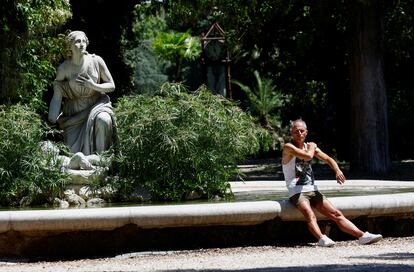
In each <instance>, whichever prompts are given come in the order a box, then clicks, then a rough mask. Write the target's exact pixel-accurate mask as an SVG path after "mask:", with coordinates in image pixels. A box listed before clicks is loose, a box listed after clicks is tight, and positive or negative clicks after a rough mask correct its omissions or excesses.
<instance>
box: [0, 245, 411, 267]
mask: <svg viewBox="0 0 414 272" xmlns="http://www.w3.org/2000/svg"><path fill="white" fill-rule="evenodd" d="M326 270H328V271H338V272H339V271H341V272H343V271H370V272H372V271H375V272H388V271H389V272H391V271H393V272H397V271H398V272H401V271H402V272H408V271H414V237H400V238H385V239H384V240H382V241H381V242H379V243H377V244H373V245H365V246H361V245H358V243H357V242H356V241H341V242H338V243H337V245H336V246H335V247H332V248H321V247H317V246H316V243H315V244H306V245H300V246H299V245H293V246H261V247H237V248H214V249H200V250H185V251H161V252H139V253H130V254H124V255H120V256H116V257H111V258H100V259H82V260H75V261H54V262H29V261H11V260H0V271H2V272H6V271H10V272H15V271H30V272H44V271H51V272H61V271H71V272H72V271H73V272H81V271H82V272H84V271H139V272H145V271H170V272H171V271H181V272H193V271H208V272H210V271H222V272H226V271H239V272H247V271H256V272H269V271H279V272H280V271H282V272H293V271H295V272H296V271H303V272H314V271H326Z"/></svg>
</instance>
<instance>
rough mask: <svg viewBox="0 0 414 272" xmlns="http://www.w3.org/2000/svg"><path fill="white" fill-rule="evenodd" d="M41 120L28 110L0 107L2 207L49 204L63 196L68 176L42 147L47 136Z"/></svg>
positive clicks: (0, 198) (0, 187)
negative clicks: (21, 203)
mask: <svg viewBox="0 0 414 272" xmlns="http://www.w3.org/2000/svg"><path fill="white" fill-rule="evenodd" d="M44 132H45V130H44V128H43V127H42V124H41V120H40V118H39V116H38V115H37V114H36V113H34V112H33V111H31V110H29V108H28V107H27V106H22V105H19V104H17V105H12V106H0V204H1V205H17V204H18V203H19V202H21V201H22V199H30V200H26V201H25V202H26V203H28V202H30V203H29V204H43V203H44V202H50V201H52V200H53V199H54V197H57V196H60V195H61V193H62V192H63V188H64V185H65V181H66V180H67V175H66V174H65V173H63V172H61V170H60V167H61V165H60V164H59V162H57V161H56V159H55V157H54V156H53V155H52V154H47V153H44V152H42V151H41V150H40V148H39V143H40V142H41V141H42V138H43V136H44Z"/></svg>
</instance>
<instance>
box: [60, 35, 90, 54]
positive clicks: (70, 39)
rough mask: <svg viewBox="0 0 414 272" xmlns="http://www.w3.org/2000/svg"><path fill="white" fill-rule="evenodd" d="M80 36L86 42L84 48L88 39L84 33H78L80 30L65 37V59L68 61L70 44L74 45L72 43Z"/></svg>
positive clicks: (70, 52)
mask: <svg viewBox="0 0 414 272" xmlns="http://www.w3.org/2000/svg"><path fill="white" fill-rule="evenodd" d="M79 36H82V37H84V38H85V40H86V46H88V45H89V39H88V37H87V36H86V34H85V32H83V31H80V30H75V31H72V32H70V33H69V34H68V35H67V36H66V50H65V51H66V53H65V55H66V58H68V59H70V58H71V57H72V50H71V48H72V44H73V43H74V41H75V40H76V38H77V37H79Z"/></svg>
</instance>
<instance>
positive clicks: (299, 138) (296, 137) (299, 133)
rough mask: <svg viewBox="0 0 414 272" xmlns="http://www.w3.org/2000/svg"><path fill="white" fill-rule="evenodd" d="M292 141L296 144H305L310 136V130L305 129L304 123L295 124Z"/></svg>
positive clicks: (291, 131)
mask: <svg viewBox="0 0 414 272" xmlns="http://www.w3.org/2000/svg"><path fill="white" fill-rule="evenodd" d="M290 134H291V135H292V139H293V141H295V142H304V141H305V139H306V136H307V135H308V130H307V129H306V128H305V124H304V123H302V122H295V123H294V124H293V126H292V129H291V130H290Z"/></svg>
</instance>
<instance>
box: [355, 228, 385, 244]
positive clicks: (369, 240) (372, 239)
mask: <svg viewBox="0 0 414 272" xmlns="http://www.w3.org/2000/svg"><path fill="white" fill-rule="evenodd" d="M380 240H382V235H381V234H372V233H369V232H368V231H367V232H365V233H364V235H362V236H361V237H359V244H360V245H368V244H373V243H376V242H378V241H380Z"/></svg>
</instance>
